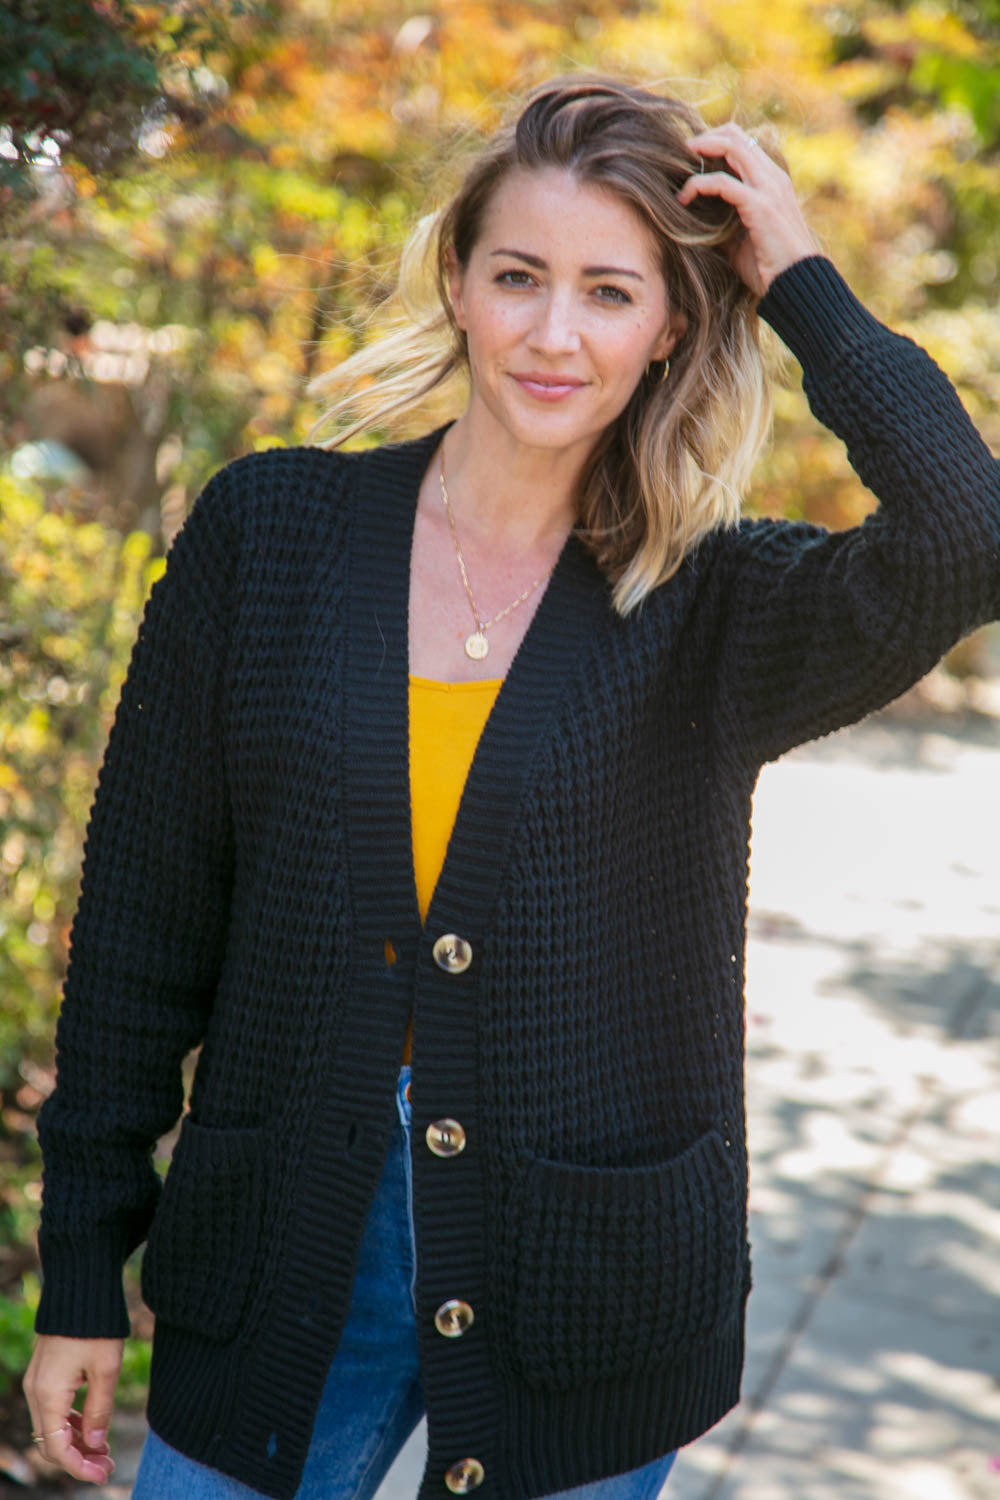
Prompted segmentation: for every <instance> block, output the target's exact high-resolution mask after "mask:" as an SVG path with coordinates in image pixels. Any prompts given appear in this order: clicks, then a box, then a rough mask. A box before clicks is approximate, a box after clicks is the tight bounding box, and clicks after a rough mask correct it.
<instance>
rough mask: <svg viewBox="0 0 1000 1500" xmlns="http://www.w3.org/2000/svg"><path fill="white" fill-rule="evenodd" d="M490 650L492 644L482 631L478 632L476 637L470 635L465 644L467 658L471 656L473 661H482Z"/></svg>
mask: <svg viewBox="0 0 1000 1500" xmlns="http://www.w3.org/2000/svg"><path fill="white" fill-rule="evenodd" d="M489 649H490V643H489V641H488V640H487V639H486V637H485V636H484V635H483V632H482V631H481V630H477V631H476V632H475V634H474V635H470V636H469V638H468V640H467V641H466V643H465V654H466V656H471V657H472V660H473V661H482V659H483V657H484V656H485V655H486V653H487V651H488V650H489Z"/></svg>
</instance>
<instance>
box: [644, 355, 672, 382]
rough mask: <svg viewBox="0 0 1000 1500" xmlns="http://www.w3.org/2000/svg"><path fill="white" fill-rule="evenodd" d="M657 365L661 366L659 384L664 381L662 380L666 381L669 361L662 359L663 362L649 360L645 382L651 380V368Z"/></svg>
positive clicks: (668, 372)
mask: <svg viewBox="0 0 1000 1500" xmlns="http://www.w3.org/2000/svg"><path fill="white" fill-rule="evenodd" d="M657 364H662V365H663V374H662V375H661V376H660V381H661V382H662V381H664V380H666V378H667V376H668V375H669V374H670V361H669V359H664V360H658V359H651V360H650V361H649V364H648V365H647V366H646V379H647V380H651V379H652V378H653V366H654V365H657Z"/></svg>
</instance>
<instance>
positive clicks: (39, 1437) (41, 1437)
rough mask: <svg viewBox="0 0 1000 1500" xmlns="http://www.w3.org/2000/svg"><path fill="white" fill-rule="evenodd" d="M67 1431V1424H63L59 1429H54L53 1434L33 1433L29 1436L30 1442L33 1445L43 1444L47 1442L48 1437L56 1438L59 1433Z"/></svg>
mask: <svg viewBox="0 0 1000 1500" xmlns="http://www.w3.org/2000/svg"><path fill="white" fill-rule="evenodd" d="M68 1431H69V1423H68V1422H64V1423H63V1424H62V1426H61V1427H57V1428H56V1430H55V1432H33V1433H32V1434H31V1441H32V1442H33V1443H45V1442H48V1440H49V1438H50V1437H58V1436H59V1434H60V1433H61V1432H68Z"/></svg>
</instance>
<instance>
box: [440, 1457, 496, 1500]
mask: <svg viewBox="0 0 1000 1500" xmlns="http://www.w3.org/2000/svg"><path fill="white" fill-rule="evenodd" d="M485 1478H486V1470H485V1469H484V1468H483V1466H482V1464H481V1463H480V1462H479V1459H478V1458H460V1459H459V1461H458V1463H457V1464H452V1466H451V1468H450V1469H448V1470H446V1472H445V1476H444V1482H445V1484H446V1485H447V1486H448V1488H449V1490H451V1493H452V1494H453V1495H468V1494H469V1492H470V1491H471V1490H478V1488H479V1486H480V1485H481V1484H482V1482H483V1480H484V1479H485Z"/></svg>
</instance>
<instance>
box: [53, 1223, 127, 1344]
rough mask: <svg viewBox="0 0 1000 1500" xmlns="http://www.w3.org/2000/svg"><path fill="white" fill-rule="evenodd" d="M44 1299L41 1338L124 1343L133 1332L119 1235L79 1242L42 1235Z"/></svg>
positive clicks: (122, 1247) (122, 1246)
mask: <svg viewBox="0 0 1000 1500" xmlns="http://www.w3.org/2000/svg"><path fill="white" fill-rule="evenodd" d="M39 1251H40V1253H41V1258H42V1268H43V1281H42V1296H41V1300H40V1301H39V1304H38V1312H37V1313H36V1315H35V1329H36V1331H37V1332H38V1333H58V1334H62V1335H63V1337H64V1338H71V1339H123V1338H127V1337H128V1335H129V1333H130V1331H131V1330H130V1325H129V1320H128V1312H127V1311H126V1308H125V1293H124V1290H123V1288H122V1265H123V1263H124V1260H125V1254H124V1251H125V1246H124V1245H123V1243H122V1242H121V1237H120V1235H118V1234H117V1233H115V1234H111V1233H109V1234H108V1235H106V1236H105V1235H102V1236H100V1237H93V1238H91V1239H87V1240H83V1241H79V1240H74V1241H69V1240H59V1239H50V1238H49V1237H48V1236H44V1237H43V1236H39Z"/></svg>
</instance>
